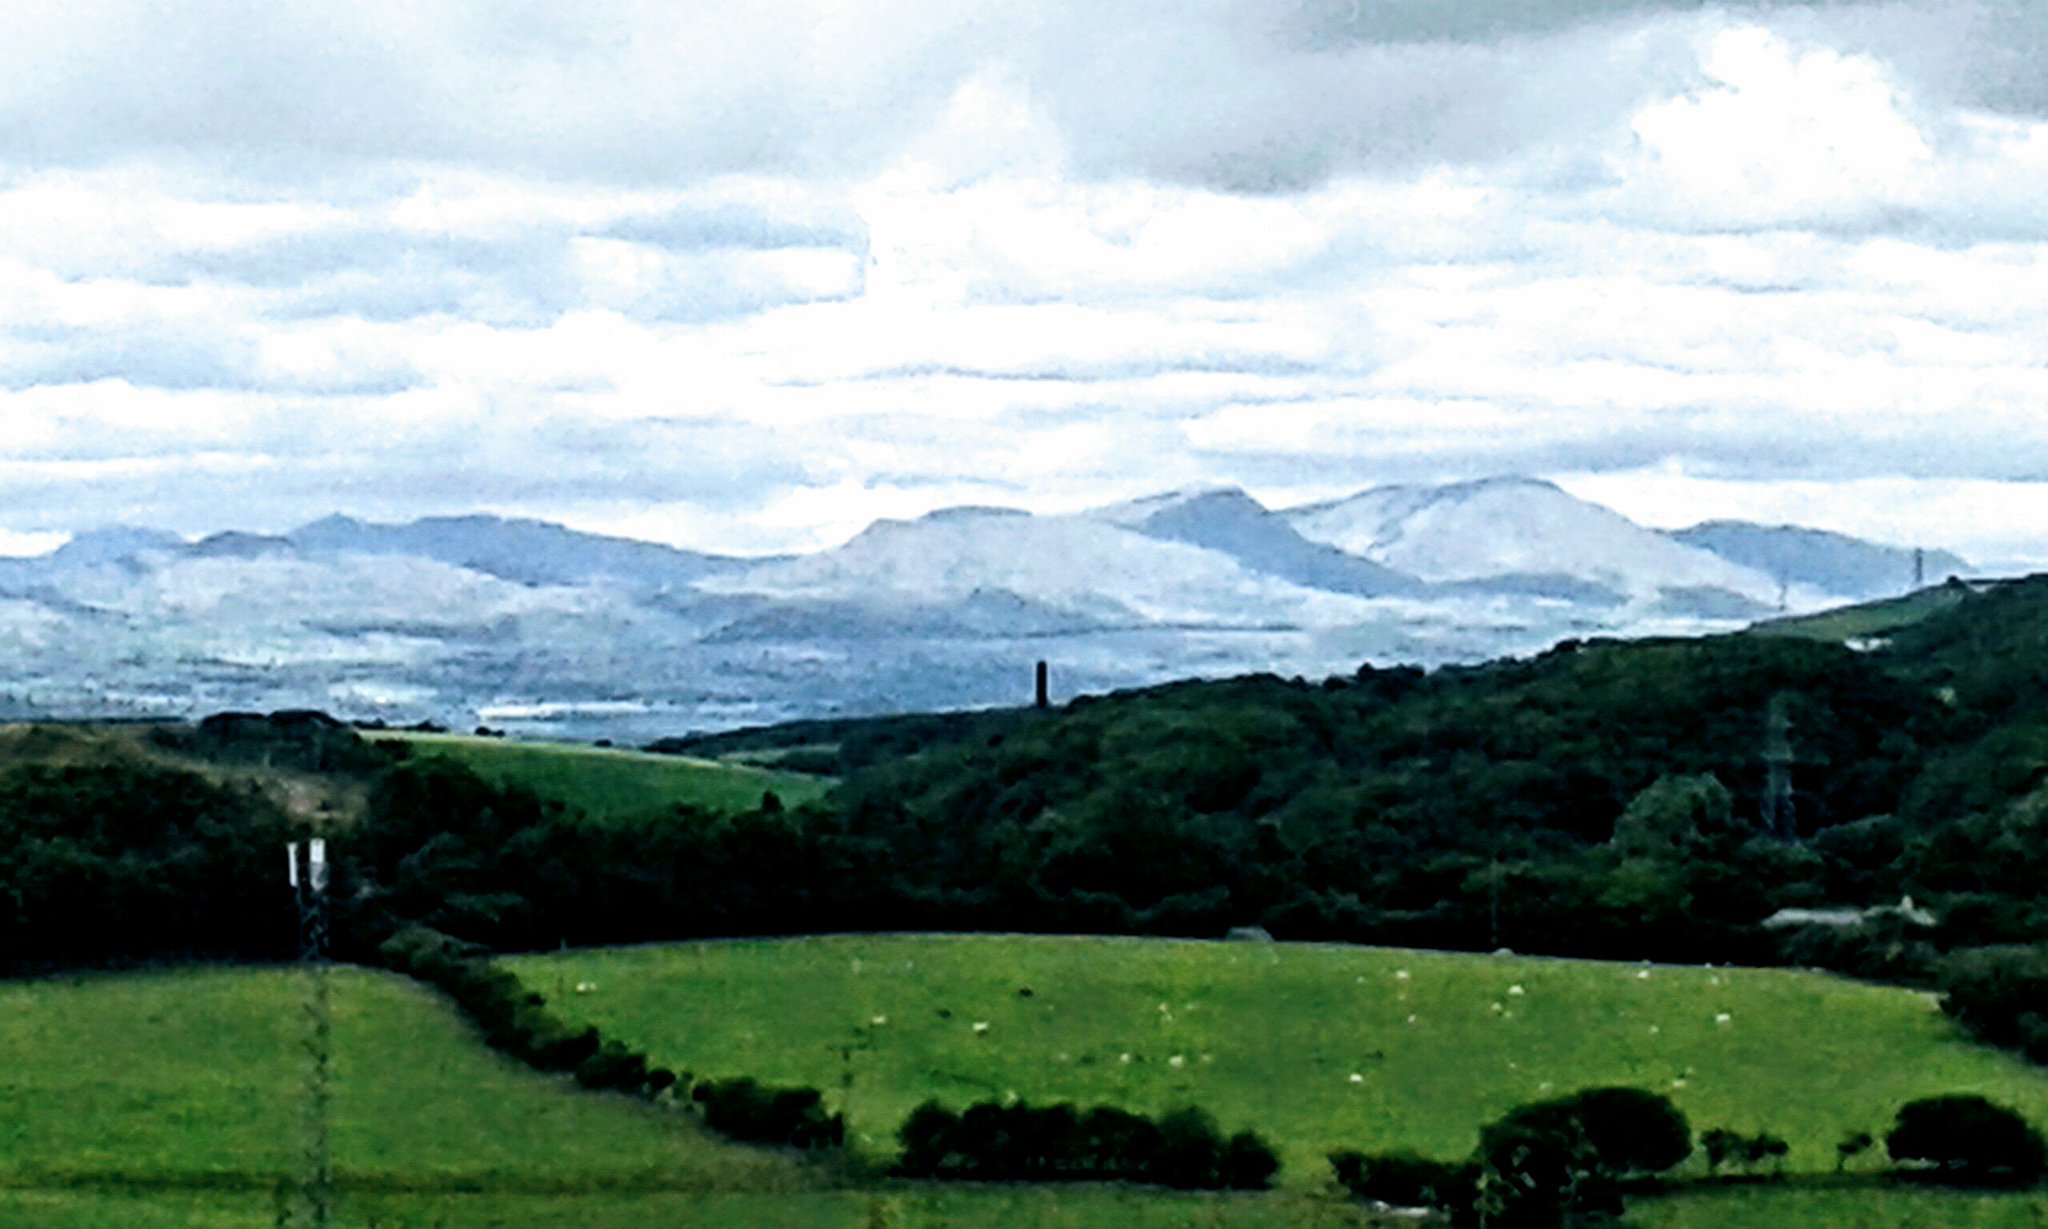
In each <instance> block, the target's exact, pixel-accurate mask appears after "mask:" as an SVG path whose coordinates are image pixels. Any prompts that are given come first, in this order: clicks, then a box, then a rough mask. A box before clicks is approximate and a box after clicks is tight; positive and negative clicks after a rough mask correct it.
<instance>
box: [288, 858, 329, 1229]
mask: <svg viewBox="0 0 2048 1229" xmlns="http://www.w3.org/2000/svg"><path fill="white" fill-rule="evenodd" d="M286 850H287V853H288V854H289V859H290V869H289V875H290V879H291V885H292V894H293V896H294V897H296V898H297V900H298V905H299V968H300V970H301V972H302V973H303V974H304V982H305V998H304V1000H303V1002H302V1003H301V1008H302V1010H303V1011H304V1013H305V1027H306V1036H305V1038H304V1040H303V1042H302V1044H303V1046H304V1047H305V1051H306V1056H305V1057H306V1063H305V1069H304V1085H303V1088H302V1090H301V1092H302V1101H301V1105H302V1108H303V1116H302V1120H301V1123H300V1132H301V1134H300V1143H299V1190H298V1201H297V1202H298V1207H297V1209H296V1212H297V1215H298V1216H300V1217H303V1222H302V1223H304V1224H306V1225H309V1226H312V1229H327V1226H328V1224H329V1222H330V1221H331V1220H332V1219H333V1215H334V1160H333V1114H332V1110H333V1086H332V1085H333V1076H334V1009H333V1003H332V1000H331V997H330V991H329V986H328V969H329V965H330V961H329V958H328V946H327V884H328V877H329V871H328V862H327V842H326V841H324V840H322V839H320V838H318V837H315V838H313V839H312V840H309V841H304V842H300V841H293V842H292V843H291V844H290V845H288V846H286Z"/></svg>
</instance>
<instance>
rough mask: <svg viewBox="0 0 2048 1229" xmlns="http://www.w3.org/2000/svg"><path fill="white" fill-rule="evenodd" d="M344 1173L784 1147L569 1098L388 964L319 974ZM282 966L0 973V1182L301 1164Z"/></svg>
mask: <svg viewBox="0 0 2048 1229" xmlns="http://www.w3.org/2000/svg"><path fill="white" fill-rule="evenodd" d="M331 986H332V1003H333V1010H334V1019H335V1028H334V1038H333V1052H334V1071H333V1090H334V1101H333V1124H334V1125H333V1156H334V1166H335V1170H336V1173H337V1180H338V1181H340V1182H342V1183H344V1184H346V1183H349V1182H356V1181H360V1182H369V1183H386V1182H396V1183H401V1184H412V1185H425V1186H428V1187H436V1186H451V1185H460V1184H464V1183H477V1182H488V1183H507V1182H510V1183H513V1184H515V1185H516V1184H519V1183H526V1184H530V1185H539V1186H541V1187H544V1188H549V1187H567V1188H569V1189H582V1188H584V1187H587V1186H592V1185H599V1186H617V1185H621V1184H630V1183H634V1182H640V1183H649V1182H659V1183H661V1184H664V1185H671V1186H684V1187H689V1186H696V1187H700V1188H705V1189H709V1188H712V1187H718V1188H721V1189H739V1190H744V1189H754V1190H766V1189H777V1188H780V1187H784V1186H788V1185H791V1184H792V1183H794V1182H795V1181H797V1177H798V1175H797V1174H796V1171H795V1169H794V1167H792V1166H791V1165H789V1164H788V1163H787V1162H786V1161H784V1160H783V1159H782V1158H779V1157H776V1156H772V1155H768V1154H765V1153H761V1152H758V1151H754V1150H749V1149H743V1148H738V1147H734V1146H731V1145H728V1144H725V1143H724V1142H722V1141H719V1140H717V1139H716V1138H715V1137H712V1136H709V1135H707V1134H705V1133H704V1132H702V1131H700V1130H698V1129H697V1128H696V1127H695V1126H694V1124H693V1123H691V1122H690V1121H689V1120H688V1119H686V1118H683V1117H681V1116H678V1115H672V1114H666V1113H662V1112H660V1111H657V1110H654V1109H652V1108H650V1107H647V1106H644V1105H641V1104H638V1103H635V1102H631V1101H628V1100H626V1099H624V1098H619V1097H599V1096H588V1095H581V1094H577V1093H573V1092H572V1091H571V1089H572V1088H573V1085H571V1084H569V1083H568V1082H567V1081H565V1080H562V1079H558V1078H551V1077H545V1076H541V1075H538V1074H535V1073H533V1072H531V1071H529V1070H527V1069H526V1068H524V1067H522V1066H519V1065H517V1064H515V1063H513V1062H511V1061H510V1060H508V1059H504V1058H501V1057H500V1056H498V1055H497V1054H494V1053H493V1052H491V1051H489V1050H487V1049H485V1048H484V1047H483V1046H482V1045H481V1044H480V1043H479V1042H478V1040H477V1039H476V1037H475V1035H474V1034H473V1032H472V1031H471V1030H470V1028H469V1026H468V1025H467V1024H466V1023H465V1022H463V1021H462V1020H461V1019H460V1018H459V1017H457V1015H456V1014H455V1012H454V1010H453V1008H452V1007H450V1006H449V1005H448V1004H447V1003H445V1002H444V1001H443V1000H441V999H440V998H438V997H437V996H435V995H434V994H433V993H431V992H430V991H427V990H425V989H424V988H422V987H419V986H418V985H416V984H415V983H412V982H409V981H406V980H405V979H403V978H399V977H396V976H394V975H390V974H383V973H372V972H368V971H364V970H358V969H350V968H341V969H337V970H335V972H334V973H333V975H332V982H331ZM303 988H304V983H303V981H302V979H301V977H300V976H299V975H297V974H294V973H292V972H289V971H285V970H266V969H191V970H181V971H177V972H170V973H152V974H133V975H120V976H114V975H109V976H93V977H80V978H64V979H50V980H36V981H12V982H0V1184H4V1185H63V1184H68V1183H78V1182H83V1183H87V1184H92V1183H105V1182H114V1183H126V1184H134V1185H140V1186H151V1185H169V1186H179V1185H184V1186H194V1185H198V1186H204V1185H208V1184H214V1185H224V1186H228V1187H235V1186H242V1187H247V1186H252V1185H255V1186H261V1185H264V1184H267V1183H268V1182H270V1181H271V1180H273V1179H275V1178H276V1177H277V1176H280V1175H285V1174H289V1173H291V1172H293V1171H294V1166H295V1164H296V1158H297V1155H298V1152H297V1149H298V1147H299V1141H300V1139H301V1135H300V1117H299V1108H298V1107H299V1105H300V1103H301V1098H300V1089H301V1087H302V1079H303V1073H304V1071H305V1070H306V1062H305V1059H304V1057H303V1054H304V1051H303V1049H302V1047H301V1043H302V1040H303V1038H304V1036H305V1030H304V1026H303V1023H302V1021H303V1019H304V1016H303V1008H302V1001H303V1000H302V994H303Z"/></svg>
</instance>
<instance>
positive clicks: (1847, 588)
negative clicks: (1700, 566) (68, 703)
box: [1666, 521, 1970, 598]
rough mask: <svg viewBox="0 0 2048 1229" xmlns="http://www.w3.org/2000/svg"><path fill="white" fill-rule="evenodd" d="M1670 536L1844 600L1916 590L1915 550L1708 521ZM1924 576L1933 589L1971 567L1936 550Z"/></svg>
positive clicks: (1925, 561) (1927, 556)
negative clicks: (1913, 585)
mask: <svg viewBox="0 0 2048 1229" xmlns="http://www.w3.org/2000/svg"><path fill="white" fill-rule="evenodd" d="M1666 536H1668V537H1669V538H1671V540H1672V541H1674V542H1682V543H1684V544H1685V545H1687V546H1693V547H1697V548H1699V549H1701V550H1706V551H1711V552H1713V553H1714V554H1716V555H1719V556H1720V557H1722V558H1723V559H1726V560H1728V561H1730V562H1732V563H1736V564H1739V565H1741V566H1743V567H1746V568H1750V569H1752V570H1754V571H1757V572H1761V573H1763V574H1764V575H1766V576H1772V577H1776V578H1778V579H1779V580H1782V581H1785V582H1787V583H1789V584H1794V585H1805V586H1809V587H1811V588H1814V589H1818V590H1820V591H1822V592H1824V593H1831V594H1835V595H1837V596H1841V597H1854V598H1870V597H1890V596H1893V595H1895V594H1897V593H1899V592H1900V591H1901V589H1902V588H1907V587H1910V586H1911V585H1912V584H1913V582H1914V580H1915V575H1916V574H1915V560H1914V554H1913V551H1912V550H1911V549H1910V548H1907V547H1901V546H1880V545H1878V544H1877V543H1875V542H1865V541H1863V540H1861V539H1860V538H1852V537H1849V536H1847V535H1846V534H1839V533H1828V532H1826V531H1824V530H1819V529H1802V528H1800V527H1798V526H1796V525H1755V524H1750V523H1749V522H1747V521H1708V522H1706V523H1704V524H1700V525H1694V526H1693V527H1692V528H1690V529H1680V530H1675V531H1673V532H1671V533H1670V534H1668V535H1666ZM1919 571H1920V575H1921V576H1922V577H1923V579H1922V580H1921V583H1922V584H1923V585H1932V584H1939V583H1940V582H1942V581H1944V580H1946V579H1948V578H1949V577H1951V576H1967V575H1969V574H1970V565H1969V563H1968V562H1967V561H1965V560H1964V559H1963V558H1962V557H1961V556H1958V555H1954V554H1951V553H1949V552H1948V551H1943V550H1932V551H1927V552H1925V553H1924V554H1923V555H1922V556H1921V558H1920V560H1919Z"/></svg>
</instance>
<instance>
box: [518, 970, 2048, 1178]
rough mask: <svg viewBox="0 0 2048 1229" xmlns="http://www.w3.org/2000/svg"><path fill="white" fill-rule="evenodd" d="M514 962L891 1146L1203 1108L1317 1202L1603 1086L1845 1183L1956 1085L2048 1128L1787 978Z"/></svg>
mask: <svg viewBox="0 0 2048 1229" xmlns="http://www.w3.org/2000/svg"><path fill="white" fill-rule="evenodd" d="M512 963H513V967H515V968H516V969H517V970H518V971H519V972H520V973H521V975H522V976H523V977H525V978H526V979H527V980H528V981H529V982H530V983H531V984H533V985H534V986H535V987H536V988H538V989H540V990H542V991H543V992H544V993H548V994H549V995H550V997H551V998H552V999H553V1000H554V1001H555V1002H556V1003H557V1004H558V1005H559V1006H560V1007H561V1009H562V1010H563V1011H565V1012H567V1013H571V1014H575V1015H580V1016H582V1017H585V1018H587V1019H589V1020H590V1021H592V1022H594V1023H596V1024H598V1025H600V1026H601V1027H602V1028H603V1029H604V1030H606V1031H607V1032H608V1033H611V1034H613V1035H616V1036H619V1037H621V1038H624V1039H626V1040H629V1041H631V1042H634V1043H637V1044H639V1045H641V1046H643V1047H645V1048H646V1049H647V1050H648V1051H649V1052H651V1053H652V1055H653V1056H654V1057H655V1058H656V1059H658V1060H659V1061H661V1062H663V1063H665V1064H668V1065H671V1066H674V1067H676V1068H678V1069H684V1068H687V1069H691V1070H694V1071H696V1072H698V1073H699V1074H703V1075H737V1074H749V1075H753V1076H756V1077H757V1078H760V1079H763V1080H767V1081H771V1082H789V1083H804V1084H811V1085H815V1086H818V1087H822V1088H825V1089H826V1090H828V1092H830V1093H831V1094H832V1095H833V1097H834V1098H835V1099H837V1100H839V1101H841V1102H842V1103H843V1104H844V1106H845V1108H846V1110H847V1113H848V1117H849V1119H850V1120H851V1121H852V1125H853V1131H854V1133H855V1135H856V1136H857V1137H858V1138H859V1139H860V1140H861V1141H862V1142H863V1144H864V1145H865V1146H868V1147H871V1148H878V1149H884V1150H886V1149H888V1148H889V1147H891V1146H892V1143H893V1134H894V1131H895V1129H896V1127H897V1125H898V1124H900V1123H901V1121H902V1120H903V1118H904V1116H905V1115H906V1114H907V1113H908V1112H909V1111H910V1109H911V1108H912V1107H913V1106H915V1105H916V1104H917V1103H918V1102H920V1101H922V1100H924V1099H925V1098H927V1097H937V1098H939V1099H940V1100H942V1101H944V1102H946V1103H948V1104H951V1105H954V1106H956V1107H958V1106H960V1105H964V1104H966V1103H968V1102H971V1101H975V1100H981V1099H985V1098H989V1097H1010V1096H1016V1097H1021V1098H1024V1099H1026V1100H1030V1101H1035V1102H1051V1101H1056V1100H1071V1101H1075V1102H1083V1103H1096V1102H1108V1103H1113V1104H1118V1105H1122V1106H1126V1107H1128V1108H1133V1109H1142V1110H1150V1111H1156V1110H1159V1109H1163V1108H1167V1107H1171V1106H1173V1105H1177V1104H1185V1103H1190V1102H1192V1103H1194V1104H1198V1105H1200V1106H1202V1107H1203V1108H1205V1109H1207V1110H1209V1111H1210V1112H1211V1113H1213V1114H1214V1115H1215V1116H1216V1117H1217V1118H1218V1120H1219V1121H1220V1122H1221V1123H1222V1125H1223V1126H1224V1127H1225V1128H1226V1129H1228V1130H1235V1129H1239V1128H1243V1127H1252V1128H1255V1129H1257V1130H1259V1131H1260V1132H1262V1133H1264V1134H1266V1135H1267V1137H1268V1138H1270V1139H1271V1140H1273V1141H1274V1143H1275V1144H1276V1145H1278V1146H1280V1148H1281V1150H1282V1152H1283V1155H1284V1156H1285V1159H1286V1162H1287V1166H1288V1168H1287V1172H1286V1174H1285V1175H1283V1177H1284V1179H1285V1180H1286V1181H1288V1182H1289V1183H1290V1184H1292V1185H1295V1186H1297V1187H1299V1186H1301V1185H1303V1184H1313V1183H1317V1182H1320V1181H1321V1180H1322V1179H1323V1177H1324V1176H1325V1175H1326V1173H1327V1168H1326V1166H1325V1165H1324V1163H1323V1160H1322V1158H1323V1156H1324V1155H1325V1153H1327V1152H1328V1151H1329V1150H1331V1149H1333V1148H1336V1147H1342V1146H1356V1147H1361V1148H1365V1149H1368V1150H1371V1149H1380V1148H1392V1147H1399V1146H1407V1147H1413V1148H1417V1149H1420V1150H1422V1151H1424V1152H1427V1153H1432V1154H1435V1155H1438V1156H1444V1157H1453V1156H1460V1155H1463V1154H1465V1153H1467V1152H1468V1151H1469V1150H1470V1149H1471V1148H1472V1146H1473V1144H1474V1143H1475V1141H1476V1138H1477V1131H1478V1128H1479V1126H1480V1125H1481V1124H1482V1123H1484V1122H1486V1121H1487V1120H1489V1119H1491V1118H1493V1117H1495V1116H1497V1115H1498V1114H1500V1113H1501V1112H1503V1111H1504V1110H1506V1109H1508V1108H1509V1107H1511V1106H1514V1105H1516V1104H1519V1103H1523V1102H1527V1101H1533V1100H1537V1099H1540V1098H1542V1097H1545V1096H1550V1095H1555V1094H1560V1093H1564V1092H1569V1091H1571V1090H1573V1089H1577V1088H1583V1087H1588V1086H1594V1085H1607V1084H1625V1085H1631V1086H1635V1087H1641V1088H1648V1089H1653V1090H1655V1091H1659V1092H1664V1093H1667V1094H1669V1095H1670V1096H1671V1097H1672V1099H1673V1100H1674V1101H1676V1102H1677V1103H1678V1104H1679V1105H1680V1106H1681V1107H1682V1108H1683V1109H1684V1110H1685V1111H1686V1112H1687V1113H1688V1114H1689V1115H1690V1116H1691V1119H1692V1121H1693V1124H1694V1127H1695V1129H1699V1130H1704V1129H1706V1128H1709V1127H1714V1126H1727V1127H1732V1128H1734V1129H1737V1130H1741V1131H1745V1132H1755V1131H1759V1130H1769V1131H1773V1132H1775V1133H1777V1134H1779V1135H1782V1136H1784V1137H1785V1138H1786V1139H1787V1140H1789V1141H1790V1142H1791V1144H1792V1153H1791V1156H1790V1158H1789V1167H1790V1168H1791V1169H1792V1170H1804V1171H1809V1172H1812V1171H1825V1170H1829V1169H1832V1167H1833V1164H1834V1157H1835V1154H1834V1144H1835V1142H1836V1141H1837V1140H1839V1139H1840V1138H1841V1137H1842V1136H1843V1134H1844V1133H1846V1132H1848V1131H1851V1130H1867V1131H1872V1132H1873V1133H1875V1132H1880V1131H1882V1130H1883V1129H1884V1127H1885V1126H1886V1125H1887V1124H1888V1123H1889V1122H1890V1120H1891V1118H1892V1115H1893V1113H1894V1112H1895V1111H1896V1109H1897V1107H1898V1106H1899V1105H1900V1104H1901V1103H1903V1102H1905V1101H1907V1100H1910V1099H1912V1098H1914V1097H1917V1096H1922V1095H1927V1094H1931V1093H1937V1092H1981V1093H1984V1094H1986V1095H1989V1096H1992V1097H1994V1098H1997V1099H1999V1100H2002V1101H2007V1102H2010V1103H2013V1104H2015V1105H2017V1106H2019V1107H2021V1108H2022V1109H2024V1110H2025V1111H2026V1112H2027V1113H2029V1114H2030V1115H2031V1116H2032V1117H2034V1118H2035V1120H2036V1121H2048V1076H2044V1074H2043V1073H2042V1072H2040V1071H2037V1070H2035V1069H2032V1068H2029V1067H2027V1066H2025V1065H2023V1064H2022V1063H2021V1062H2019V1061H2018V1060H2017V1059H2014V1058H2012V1057H2009V1056H2007V1055H2005V1054H2002V1053H1999V1052H1997V1051H1993V1050H1989V1049H1986V1048H1983V1047H1980V1046H1976V1045H1972V1044H1970V1043H1968V1042H1966V1041H1964V1040H1963V1039H1962V1038H1961V1036H1960V1035H1959V1034H1958V1033H1957V1032H1956V1031H1955V1029H1954V1028H1953V1027H1952V1026H1951V1025H1950V1023H1949V1022H1948V1021H1947V1019H1946V1018H1945V1017H1943V1016H1942V1015H1941V1014H1940V1012H1939V1011H1938V1010H1937V1009H1936V1008H1935V1006H1934V1004H1933V1002H1932V1000H1931V998H1930V997H1929V996H1926V995H1922V994H1915V993H1911V992H1908V991H1902V990H1893V989H1885V988H1881V987H1875V986H1868V985H1861V984H1857V983H1853V982H1849V981H1845V980H1842V979H1839V978H1834V977H1829V976H1823V975H1813V974H1803V973H1794V972H1787V971H1778V970H1736V969H1704V968H1692V967H1671V966H1657V967H1640V966H1636V965H1621V964H1603V963H1597V962H1586V961H1565V960H1541V959H1519V958H1506V957H1487V956H1464V955H1451V954H1443V953H1424V952H1403V951H1392V950H1383V949H1365V948H1344V947H1320V946H1298V945H1289V944H1272V945H1266V944H1228V943H1203V942H1183V941H1167V940H1142V939H1061V938H1031V937H1023V938H1020V937H967V936H963V937H838V938H817V939H797V940H787V941H747V942H726V943H703V944H691V945H683V946H673V947H650V948H632V949H619V950H609V951H572V952H564V953H559V954H554V955H547V956H534V957H524V958H521V959H518V960H516V961H514V962H512ZM1404 975H1405V976H1404ZM579 983H586V984H589V985H590V986H592V987H593V989H591V990H590V991H589V992H587V993H576V992H575V989H574V988H575V986H576V985H577V984H579ZM1027 989H1028V990H1029V991H1031V994H1030V995H1029V996H1028V997H1027V996H1026V995H1024V994H1023V993H1022V992H1023V991H1025V990H1027ZM564 991H566V993H565V992H564ZM1723 1014H1725V1015H1727V1017H1728V1019H1727V1021H1726V1022H1721V1021H1720V1020H1719V1019H1718V1017H1719V1016H1721V1015H1723ZM977 1024H986V1025H987V1029H986V1031H985V1032H978V1031H977V1030H976V1025H977Z"/></svg>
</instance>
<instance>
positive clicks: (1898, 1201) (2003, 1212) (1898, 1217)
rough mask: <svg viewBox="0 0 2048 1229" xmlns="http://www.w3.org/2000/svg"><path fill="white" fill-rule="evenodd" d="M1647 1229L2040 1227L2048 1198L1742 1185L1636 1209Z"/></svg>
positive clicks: (1632, 1213) (1636, 1221) (2047, 1216)
mask: <svg viewBox="0 0 2048 1229" xmlns="http://www.w3.org/2000/svg"><path fill="white" fill-rule="evenodd" d="M1628 1219H1629V1222H1630V1224H1632V1225H1635V1226H1638V1227H1639V1229H1795V1227H1798V1229H1809V1227H1810V1229H2039V1226H2042V1225H2048V1196H2044V1195H2042V1194H2041V1193H2040V1192H2038V1191H2026V1192H2019V1193H2011V1194H1993V1193H1974V1192H1967V1191H1936V1190H1920V1189H1913V1188H1910V1187H1891V1186H1881V1187H1860V1188H1830V1187H1808V1188H1801V1187H1781V1188H1772V1187H1770V1186H1751V1187H1736V1188H1731V1189H1727V1190H1718V1191H1700V1192H1688V1193H1686V1194H1683V1195H1674V1196H1670V1197H1667V1198H1663V1199H1644V1200H1639V1201H1636V1202H1634V1203H1632V1204H1630V1205H1629V1215H1628Z"/></svg>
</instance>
